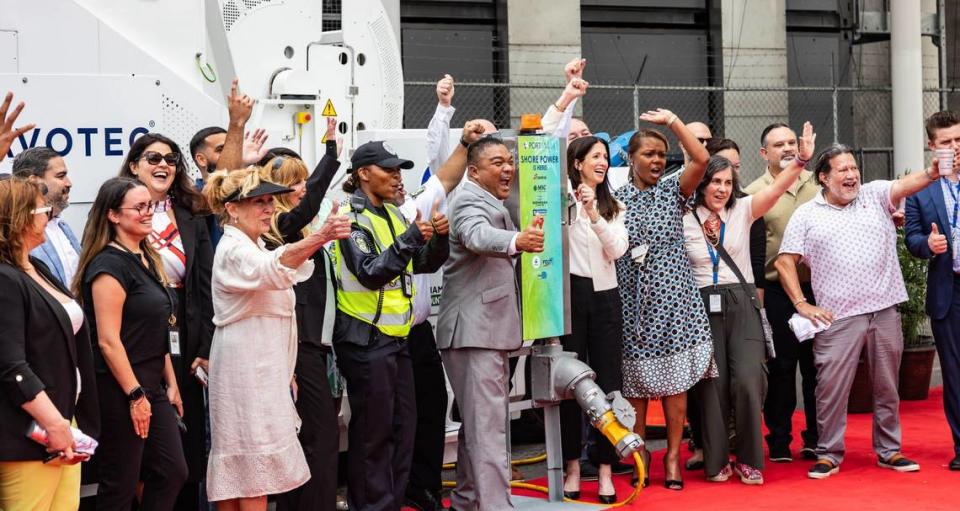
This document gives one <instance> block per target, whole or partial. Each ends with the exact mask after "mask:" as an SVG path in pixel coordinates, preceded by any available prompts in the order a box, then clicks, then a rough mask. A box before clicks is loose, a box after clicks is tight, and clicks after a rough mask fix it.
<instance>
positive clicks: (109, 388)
mask: <svg viewBox="0 0 960 511" xmlns="http://www.w3.org/2000/svg"><path fill="white" fill-rule="evenodd" d="M153 211H154V203H153V202H152V201H151V200H150V192H149V191H148V190H147V188H146V186H144V185H143V183H141V182H140V181H137V180H135V179H130V178H126V177H115V178H112V179H109V180H107V181H106V182H105V183H104V184H103V186H101V187H100V191H99V192H98V193H97V198H96V199H95V200H94V202H93V207H92V208H91V209H90V214H89V216H88V217H87V226H86V228H85V229H84V231H83V243H82V246H81V250H80V263H79V266H78V268H77V276H76V279H75V282H74V289H75V290H76V292H78V293H79V295H80V296H81V297H82V300H83V307H84V311H85V312H86V314H87V318H89V319H90V321H91V327H92V332H93V338H95V339H97V343H96V344H95V345H94V346H95V348H94V361H95V364H96V370H97V391H98V394H99V397H100V405H101V406H100V416H101V422H102V424H103V431H104V434H103V435H102V436H101V439H100V449H99V451H98V455H97V456H98V460H99V488H98V490H97V509H98V510H99V509H109V510H127V509H130V504H131V502H132V501H133V498H134V495H135V494H136V493H137V482H138V481H143V483H144V484H143V493H142V497H141V502H140V508H141V509H157V510H165V509H173V508H174V503H175V501H176V498H177V494H178V492H179V491H180V488H181V487H182V486H183V483H184V481H186V478H187V462H186V459H185V458H184V454H183V446H182V443H181V440H180V431H179V429H178V424H179V423H180V419H179V417H182V416H183V403H182V401H181V399H180V390H179V387H178V386H177V379H176V376H175V375H174V369H173V363H172V361H171V358H170V356H171V353H173V354H176V353H177V352H178V350H179V341H178V339H177V330H176V329H177V326H178V322H177V316H176V312H177V296H176V293H175V292H174V291H173V290H172V289H170V288H169V287H168V282H169V281H168V279H167V275H166V273H165V272H164V268H163V264H162V263H161V261H160V256H159V255H158V254H157V252H156V251H155V250H154V249H153V247H152V246H151V245H150V242H149V240H148V239H147V237H148V236H149V235H150V232H151V229H152V221H153Z"/></svg>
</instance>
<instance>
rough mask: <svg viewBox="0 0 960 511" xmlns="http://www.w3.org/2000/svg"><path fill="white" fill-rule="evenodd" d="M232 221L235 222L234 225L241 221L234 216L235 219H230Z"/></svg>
mask: <svg viewBox="0 0 960 511" xmlns="http://www.w3.org/2000/svg"><path fill="white" fill-rule="evenodd" d="M230 221H231V222H233V223H237V222H239V221H240V219H239V218H237V217H235V216H233V217H230Z"/></svg>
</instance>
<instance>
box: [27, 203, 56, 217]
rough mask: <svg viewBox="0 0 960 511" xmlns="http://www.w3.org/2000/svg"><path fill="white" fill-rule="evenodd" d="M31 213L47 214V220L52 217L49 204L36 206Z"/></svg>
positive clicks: (51, 209)
mask: <svg viewBox="0 0 960 511" xmlns="http://www.w3.org/2000/svg"><path fill="white" fill-rule="evenodd" d="M30 214H32V215H47V220H50V219H51V218H53V208H52V207H50V206H44V207H42V208H36V209H34V210H33V211H31V212H30Z"/></svg>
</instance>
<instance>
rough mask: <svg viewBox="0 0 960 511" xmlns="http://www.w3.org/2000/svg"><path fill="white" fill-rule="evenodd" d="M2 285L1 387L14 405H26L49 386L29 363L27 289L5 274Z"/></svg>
mask: <svg viewBox="0 0 960 511" xmlns="http://www.w3.org/2000/svg"><path fill="white" fill-rule="evenodd" d="M0 287H2V288H3V289H4V292H3V293H0V310H2V311H3V316H2V318H0V387H2V388H3V392H4V394H5V395H6V396H7V397H8V399H10V401H11V402H13V404H15V405H17V406H22V405H23V404H24V403H27V402H30V401H33V399H34V398H35V397H37V394H39V393H40V392H42V391H43V390H44V388H46V387H45V386H44V384H43V382H42V381H41V380H40V378H39V377H38V376H37V375H36V374H34V372H33V370H32V369H30V364H29V363H28V362H27V353H26V341H27V339H26V306H25V303H26V299H25V295H24V293H23V292H22V291H23V288H22V287H21V286H20V284H19V283H18V282H15V281H14V280H13V279H11V278H10V277H8V276H5V275H3V276H0Z"/></svg>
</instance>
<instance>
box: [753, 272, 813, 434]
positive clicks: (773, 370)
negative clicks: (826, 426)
mask: <svg viewBox="0 0 960 511" xmlns="http://www.w3.org/2000/svg"><path fill="white" fill-rule="evenodd" d="M801 288H802V289H803V295H804V296H805V297H806V298H807V302H809V303H811V304H814V303H815V302H814V299H813V289H812V288H811V287H810V284H802V285H801ZM764 302H765V306H766V309H767V319H768V320H769V321H770V327H771V328H772V329H773V345H774V348H775V349H776V351H777V356H776V358H772V359H770V360H768V361H767V372H768V377H767V397H766V399H765V400H764V403H763V419H764V423H766V425H767V429H768V430H770V432H769V433H768V434H767V436H766V440H767V445H768V446H770V447H772V448H784V447H789V446H790V442H791V441H792V440H793V436H792V434H791V433H792V429H793V423H792V420H793V412H794V410H795V409H796V407H797V366H798V365H799V366H800V376H801V381H802V390H803V412H804V415H805V416H806V429H805V430H804V431H802V432H801V433H800V435H801V437H802V439H803V445H804V446H808V447H816V445H817V398H816V395H815V391H816V388H817V368H816V367H815V366H814V365H813V340H812V339H811V340H809V341H806V342H799V341H798V340H797V338H796V336H794V335H793V331H792V330H790V326H789V325H788V324H787V321H788V320H789V319H790V316H792V315H793V314H794V313H795V312H796V311H797V310H796V308H794V306H793V303H791V301H790V297H789V296H787V293H786V291H784V290H783V287H782V286H781V285H780V283H779V282H773V281H769V280H768V281H767V284H766V291H765V292H764Z"/></svg>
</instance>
